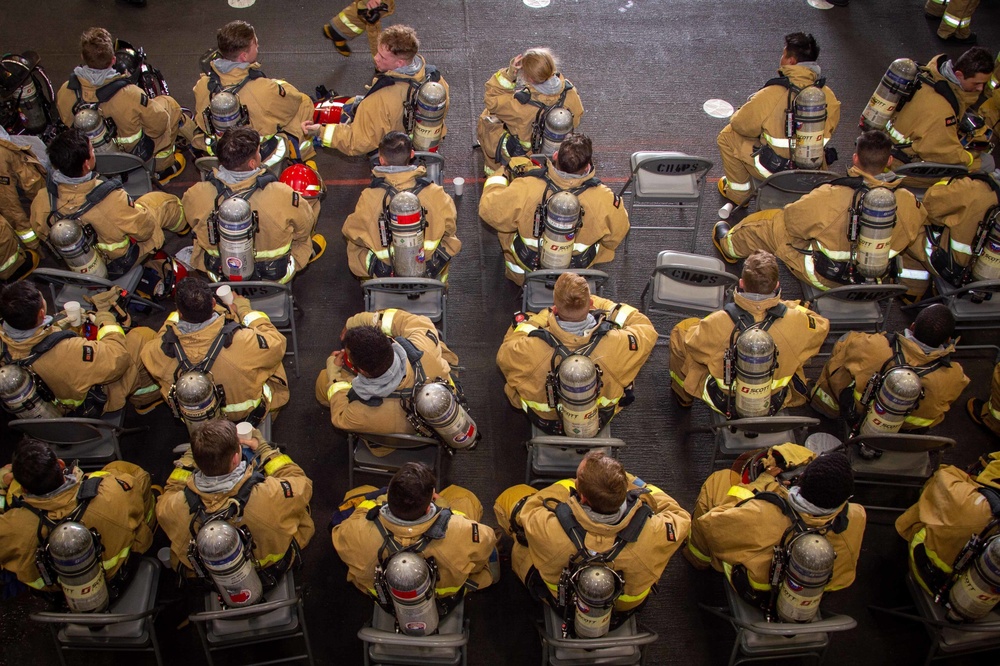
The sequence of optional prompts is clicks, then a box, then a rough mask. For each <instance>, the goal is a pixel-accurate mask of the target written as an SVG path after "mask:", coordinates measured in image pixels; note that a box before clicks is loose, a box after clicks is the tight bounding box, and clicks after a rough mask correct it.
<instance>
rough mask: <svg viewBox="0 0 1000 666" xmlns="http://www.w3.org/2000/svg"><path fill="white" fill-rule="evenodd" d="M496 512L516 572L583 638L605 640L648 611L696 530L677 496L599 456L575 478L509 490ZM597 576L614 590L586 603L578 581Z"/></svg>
mask: <svg viewBox="0 0 1000 666" xmlns="http://www.w3.org/2000/svg"><path fill="white" fill-rule="evenodd" d="M494 511H495V512H496V518H497V524H499V525H500V528H501V529H503V530H504V531H505V532H506V533H507V534H508V535H510V536H513V537H514V546H513V550H512V552H511V563H512V567H513V569H514V573H516V574H517V576H518V577H519V578H520V579H521V581H522V582H523V583H524V584H525V586H526V587H527V588H528V591H529V592H530V593H531V595H532V596H533V597H534V598H536V599H538V600H539V601H542V602H544V603H546V604H548V605H549V606H551V607H552V608H553V609H554V610H555V612H556V613H558V614H560V615H562V617H563V618H564V619H565V620H566V621H567V623H569V625H570V627H572V631H573V633H574V634H575V635H576V636H577V637H578V638H597V637H600V636H601V635H603V634H604V633H606V632H607V631H608V629H609V628H613V627H614V626H617V625H619V624H620V623H621V622H622V621H624V620H625V619H626V618H627V617H628V616H629V615H631V614H632V613H634V612H636V611H638V610H639V609H640V608H642V606H643V605H644V604H645V602H646V600H647V599H648V598H649V595H650V593H651V592H655V587H654V586H655V585H656V584H657V583H658V582H659V580H660V577H661V576H662V575H663V570H664V569H665V568H666V566H667V563H668V562H669V561H670V558H671V557H672V556H673V554H674V553H675V552H676V551H677V549H678V548H679V547H680V546H681V544H683V543H684V540H685V539H686V538H687V535H688V532H689V530H690V527H691V516H690V515H689V514H688V512H687V511H685V510H684V509H682V508H681V507H680V505H679V504H677V502H676V501H674V499H673V498H672V497H670V496H669V495H667V494H666V493H665V492H663V491H662V490H660V489H659V488H657V487H656V486H654V485H651V484H648V483H645V482H644V481H642V480H641V479H639V478H638V477H635V476H633V475H632V474H628V473H626V472H625V469H624V468H623V467H622V465H621V463H620V462H618V461H617V460H615V459H614V458H611V457H609V456H607V455H605V454H604V453H603V452H600V451H591V452H589V453H587V455H586V456H584V458H583V461H582V462H581V463H580V465H579V467H578V468H577V471H576V478H575V479H564V480H562V481H559V482H557V483H554V484H552V485H551V486H548V487H547V488H543V489H542V490H537V491H536V490H535V489H534V488H532V487H531V486H526V485H518V486H514V487H512V488H508V489H507V490H505V491H504V492H503V494H501V495H500V497H498V498H497V501H496V505H495V506H494ZM594 573H609V574H610V576H611V579H612V581H613V582H614V589H613V591H611V590H609V593H608V594H606V595H603V598H602V599H593V598H589V599H587V603H583V601H582V600H581V599H580V595H581V592H580V591H579V588H578V586H579V583H580V581H581V579H584V580H586V579H587V578H588V577H590V576H591V575H593V574H594ZM588 605H589V606H590V613H588V614H586V615H584V613H586V610H585V609H586V608H587V606H588ZM581 606H582V608H581ZM574 608H575V609H576V611H575V612H574ZM581 611H582V612H581Z"/></svg>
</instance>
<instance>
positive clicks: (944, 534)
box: [896, 453, 1000, 595]
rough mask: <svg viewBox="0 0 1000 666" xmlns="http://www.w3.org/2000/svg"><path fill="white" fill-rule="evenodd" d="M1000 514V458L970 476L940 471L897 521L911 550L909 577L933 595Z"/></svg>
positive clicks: (948, 468)
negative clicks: (970, 544) (974, 538)
mask: <svg viewBox="0 0 1000 666" xmlns="http://www.w3.org/2000/svg"><path fill="white" fill-rule="evenodd" d="M998 513H1000V453H990V454H989V455H987V456H984V457H982V458H980V459H979V461H978V462H976V463H975V464H973V465H972V466H971V467H970V468H969V471H968V472H966V471H964V470H961V469H959V468H958V467H955V466H954V465H941V467H939V468H938V469H937V471H936V472H934V476H932V477H931V478H930V479H929V480H928V481H927V483H925V484H924V489H923V490H922V491H921V493H920V499H918V500H917V503H916V504H914V505H913V506H911V507H910V508H909V509H907V510H906V512H905V513H903V515H901V516H900V517H899V518H897V519H896V531H897V532H898V533H899V536H901V537H903V538H904V539H906V541H907V542H908V543H909V544H910V548H909V551H910V558H909V559H910V571H911V572H912V573H913V575H914V577H915V578H916V579H917V582H918V583H920V586H921V587H923V588H924V589H925V590H926V591H927V592H928V593H929V594H931V595H934V594H936V593H937V592H938V591H939V590H940V589H941V587H942V586H943V585H944V584H945V583H947V581H948V578H949V577H950V575H951V573H952V566H953V565H954V563H955V560H956V558H957V557H958V554H959V552H960V551H961V550H962V548H963V547H964V546H965V544H966V543H967V542H968V541H969V537H970V536H971V535H974V534H979V533H980V532H982V531H983V529H984V528H985V527H987V525H989V524H990V523H991V522H992V521H993V520H994V519H995V518H996V517H997V514H998Z"/></svg>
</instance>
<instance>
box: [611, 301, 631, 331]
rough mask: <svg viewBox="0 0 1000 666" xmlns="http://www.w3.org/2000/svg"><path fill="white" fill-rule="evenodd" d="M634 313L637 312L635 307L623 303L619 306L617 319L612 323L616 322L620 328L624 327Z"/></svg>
mask: <svg viewBox="0 0 1000 666" xmlns="http://www.w3.org/2000/svg"><path fill="white" fill-rule="evenodd" d="M633 312H637V310H636V309H635V308H634V307H632V306H631V305H625V304H624V303H621V304H619V305H618V314H616V315H615V318H614V319H613V320H612V321H614V322H615V323H616V324H618V325H619V326H624V325H625V321H626V320H627V319H628V318H629V317H630V316H632V313H633Z"/></svg>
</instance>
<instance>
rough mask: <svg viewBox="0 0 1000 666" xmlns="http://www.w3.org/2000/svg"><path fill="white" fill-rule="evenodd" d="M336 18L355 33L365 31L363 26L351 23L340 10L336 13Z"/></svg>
mask: <svg viewBox="0 0 1000 666" xmlns="http://www.w3.org/2000/svg"><path fill="white" fill-rule="evenodd" d="M337 20H338V21H340V22H341V23H343V24H344V26H346V27H347V29H348V30H350V31H351V32H353V33H354V34H355V35H360V34H361V33H362V32H364V31H365V30H364V28H359V27H358V26H356V25H354V24H353V23H351V22H350V20H349V19H348V18H347V15H346V14H345V13H344V12H340V13H339V14H337Z"/></svg>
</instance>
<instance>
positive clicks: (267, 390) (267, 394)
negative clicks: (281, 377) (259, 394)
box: [263, 384, 271, 404]
mask: <svg viewBox="0 0 1000 666" xmlns="http://www.w3.org/2000/svg"><path fill="white" fill-rule="evenodd" d="M263 392H264V399H265V400H267V403H268V404H271V387H270V386H268V385H267V384H264V388H263Z"/></svg>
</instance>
